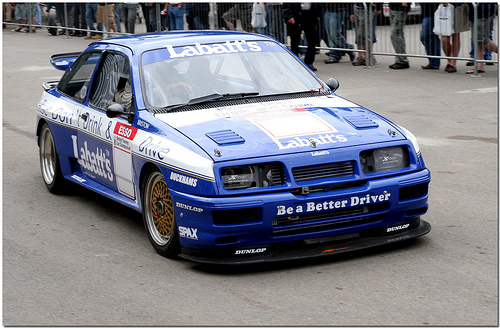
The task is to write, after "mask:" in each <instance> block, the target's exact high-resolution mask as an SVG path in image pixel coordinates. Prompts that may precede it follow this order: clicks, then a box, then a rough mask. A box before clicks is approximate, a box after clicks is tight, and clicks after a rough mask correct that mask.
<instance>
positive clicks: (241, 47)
mask: <svg viewBox="0 0 500 328" xmlns="http://www.w3.org/2000/svg"><path fill="white" fill-rule="evenodd" d="M166 48H167V50H168V52H169V54H170V58H183V57H192V56H202V55H212V54H223V53H231V52H247V51H262V48H261V47H260V46H259V44H258V43H257V42H246V41H233V42H231V41H226V42H224V43H216V44H200V43H198V42H196V43H195V44H194V46H185V47H177V48H174V47H173V46H171V45H167V46H166ZM181 49H182V50H181ZM179 50H181V51H179Z"/></svg>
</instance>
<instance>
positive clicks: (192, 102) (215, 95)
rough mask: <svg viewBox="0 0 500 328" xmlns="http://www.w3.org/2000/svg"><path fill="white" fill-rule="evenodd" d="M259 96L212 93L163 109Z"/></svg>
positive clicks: (247, 93)
mask: <svg viewBox="0 0 500 328" xmlns="http://www.w3.org/2000/svg"><path fill="white" fill-rule="evenodd" d="M258 95H259V93H258V92H238V93H225V94H220V93H212V94H210V95H206V96H201V97H198V98H193V99H190V100H189V101H188V102H187V103H184V104H175V105H170V106H166V107H163V108H162V109H164V110H166V111H168V112H170V111H172V110H174V109H177V108H180V107H184V106H190V105H197V104H202V103H206V102H212V101H217V100H221V99H238V98H244V97H250V96H258Z"/></svg>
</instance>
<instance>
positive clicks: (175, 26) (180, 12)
mask: <svg viewBox="0 0 500 328" xmlns="http://www.w3.org/2000/svg"><path fill="white" fill-rule="evenodd" d="M185 10H186V8H184V6H182V7H181V8H178V7H177V6H170V8H168V18H169V20H170V30H171V31H175V30H183V29H184V12H185Z"/></svg>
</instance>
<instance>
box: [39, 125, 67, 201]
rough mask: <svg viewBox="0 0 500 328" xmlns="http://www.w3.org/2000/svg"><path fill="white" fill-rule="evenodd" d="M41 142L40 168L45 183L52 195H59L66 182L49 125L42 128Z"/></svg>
mask: <svg viewBox="0 0 500 328" xmlns="http://www.w3.org/2000/svg"><path fill="white" fill-rule="evenodd" d="M39 142H40V143H39V152H40V168H41V170H42V177H43V181H44V182H45V186H46V187H47V189H49V191H50V192H51V193H54V194H59V193H61V192H62V191H63V190H64V188H65V186H66V181H65V180H64V177H63V175H62V172H61V165H60V164H59V157H58V155H57V151H56V144H55V142H54V136H53V135H52V131H51V130H50V128H49V126H48V125H47V123H44V124H43V126H42V129H41V131H40V141H39Z"/></svg>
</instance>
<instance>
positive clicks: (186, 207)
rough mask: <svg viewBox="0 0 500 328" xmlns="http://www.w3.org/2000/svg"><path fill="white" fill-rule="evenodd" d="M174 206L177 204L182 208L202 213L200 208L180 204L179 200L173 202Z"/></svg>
mask: <svg viewBox="0 0 500 328" xmlns="http://www.w3.org/2000/svg"><path fill="white" fill-rule="evenodd" d="M175 206H177V207H178V208H182V209H184V210H188V211H192V212H197V213H202V212H203V209H202V208H199V207H195V206H191V205H186V204H182V203H179V202H175Z"/></svg>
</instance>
